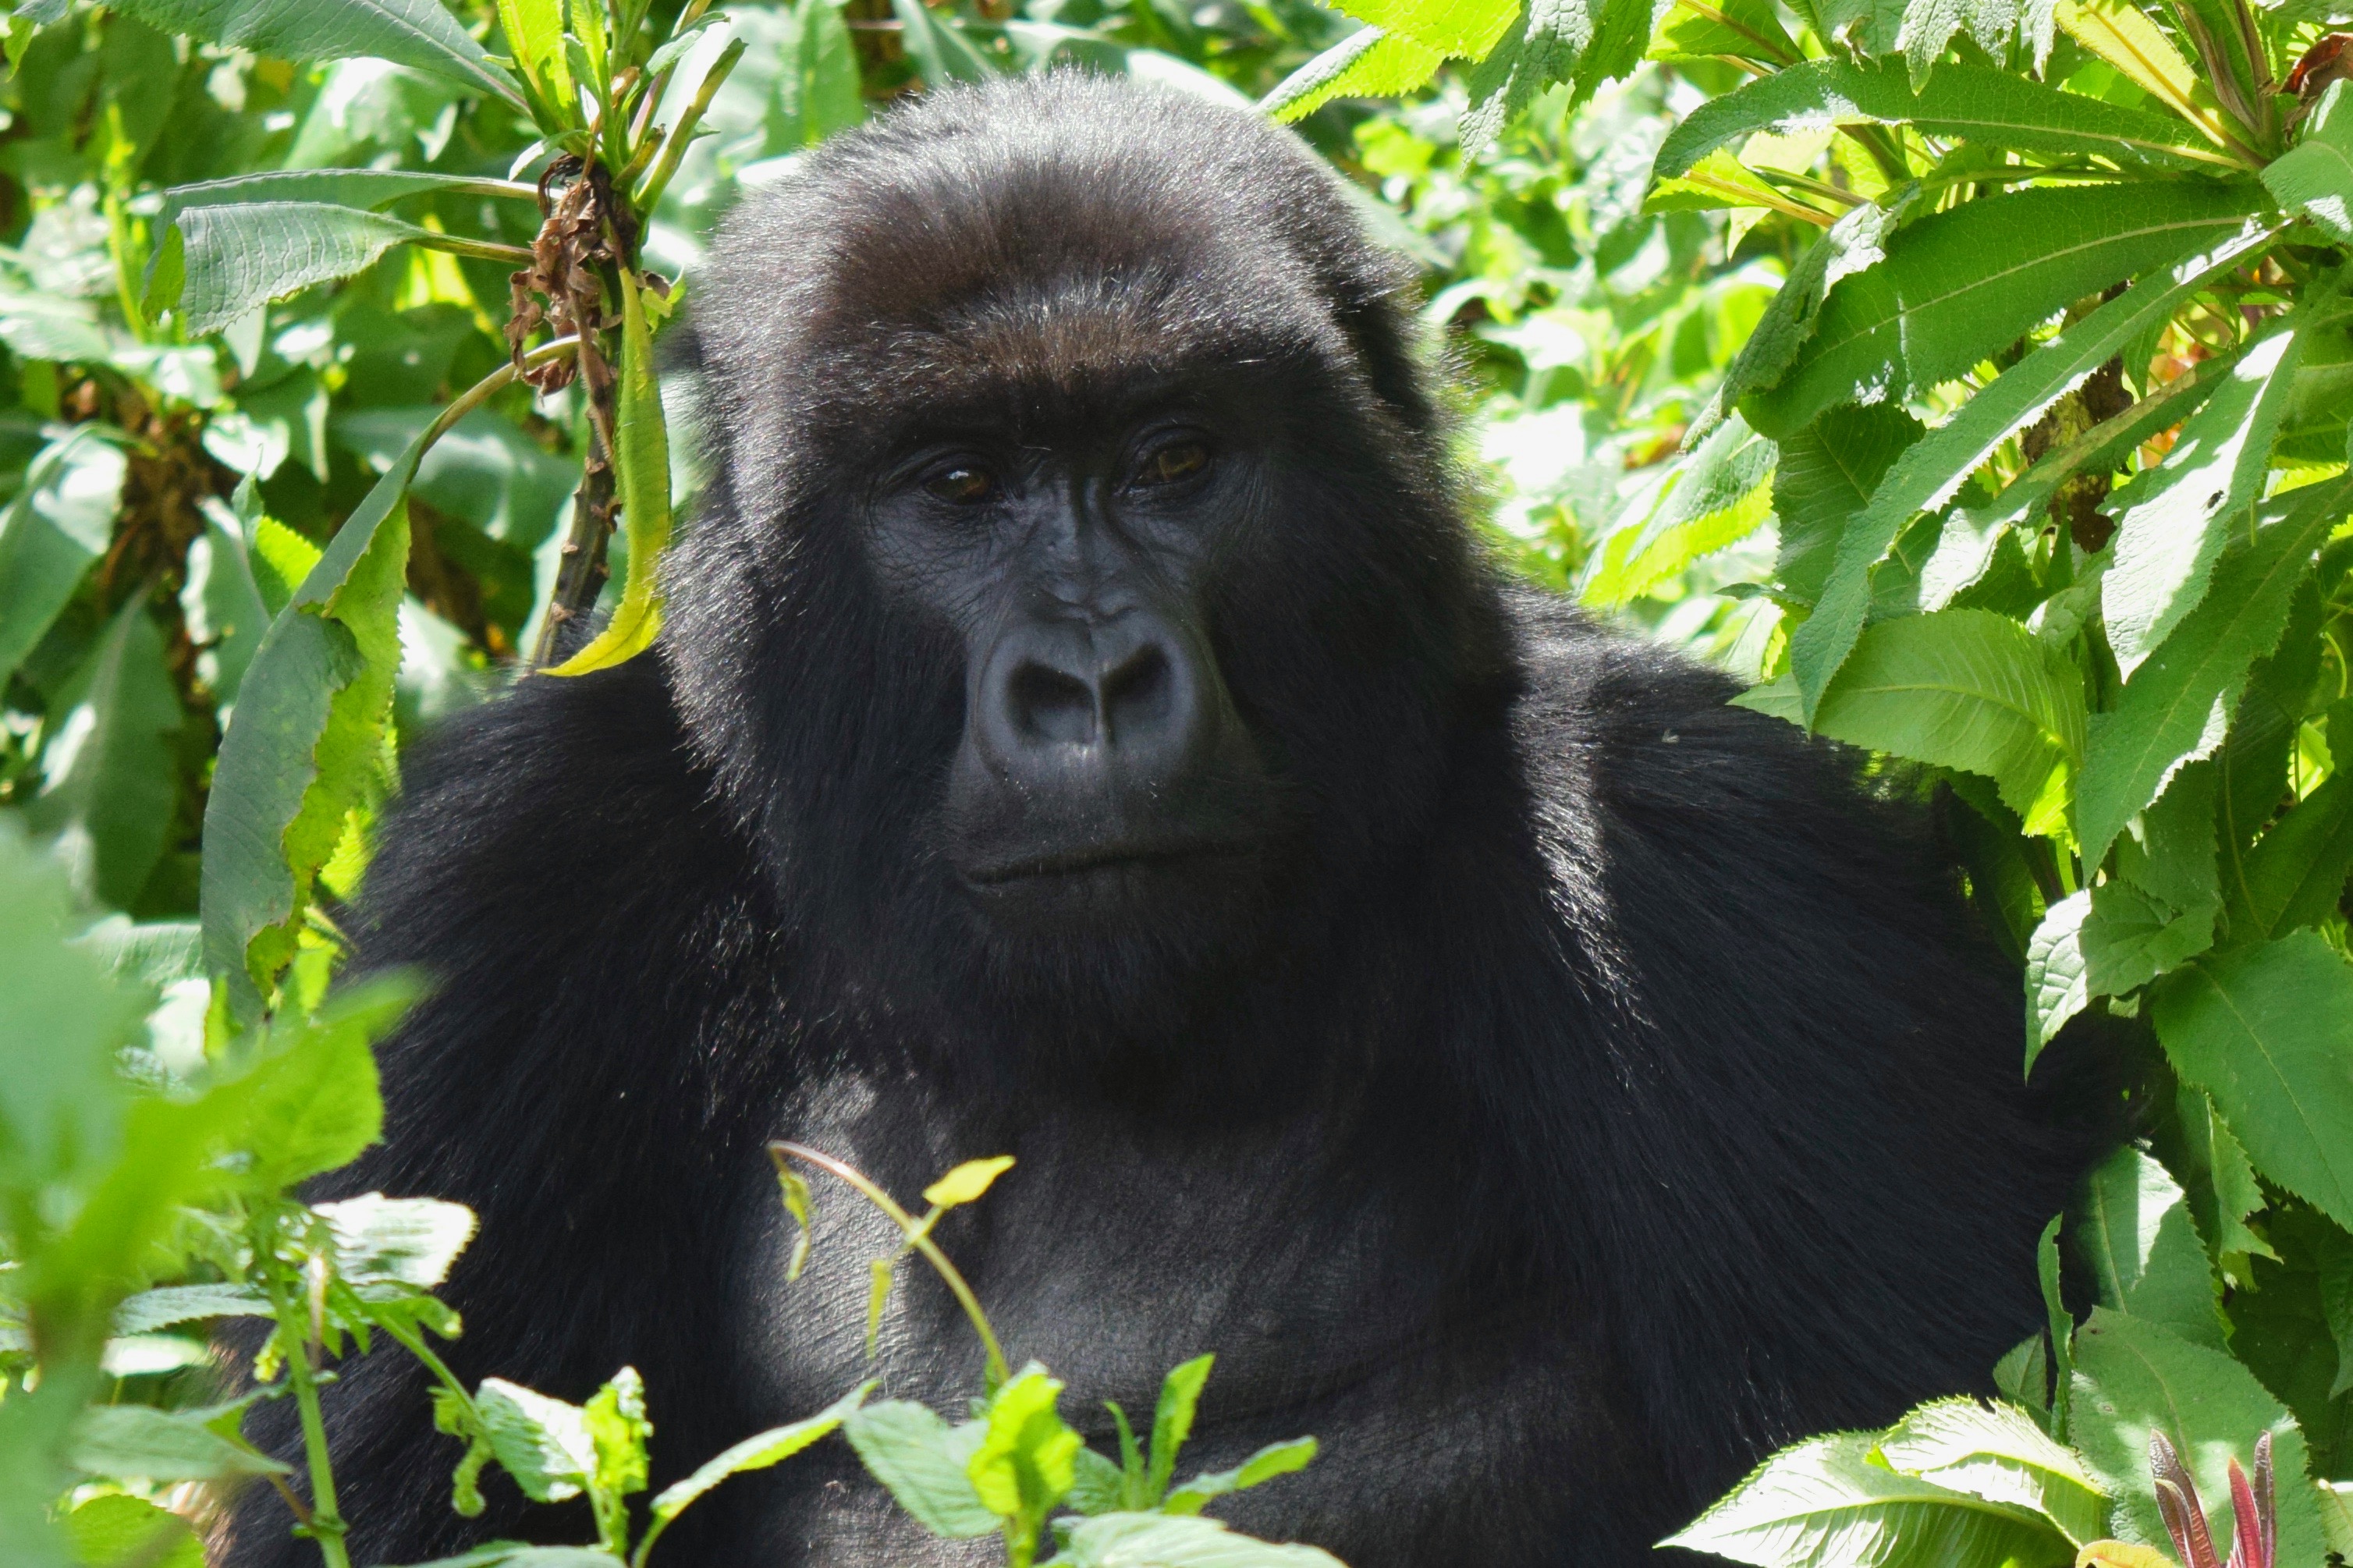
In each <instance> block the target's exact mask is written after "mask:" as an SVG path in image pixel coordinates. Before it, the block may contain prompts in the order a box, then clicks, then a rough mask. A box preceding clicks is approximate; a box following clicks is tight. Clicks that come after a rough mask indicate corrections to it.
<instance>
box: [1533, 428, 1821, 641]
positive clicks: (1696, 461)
mask: <svg viewBox="0 0 2353 1568" xmlns="http://www.w3.org/2000/svg"><path fill="white" fill-rule="evenodd" d="M1775 455H1776V448H1775V447H1774V445H1773V443H1772V442H1770V441H1767V440H1766V439H1765V438H1764V437H1760V436H1758V435H1757V434H1756V433H1755V432H1753V431H1751V430H1750V429H1749V428H1748V426H1746V425H1745V424H1743V423H1742V422H1741V421H1740V420H1739V419H1737V418H1734V419H1732V420H1729V421H1727V422H1726V423H1725V424H1723V425H1720V426H1717V427H1716V429H1715V434H1713V435H1711V436H1710V437H1708V438H1707V439H1706V440H1704V441H1703V442H1701V443H1700V445H1699V447H1698V448H1697V449H1696V450H1694V451H1693V452H1692V453H1691V454H1690V455H1689V456H1687V457H1685V458H1683V460H1682V461H1681V462H1680V463H1678V464H1677V465H1676V466H1675V468H1674V470H1673V472H1672V475H1671V476H1670V477H1669V479H1668V480H1667V483H1666V485H1665V487H1664V488H1663V489H1662V491H1661V492H1660V495H1659V499H1658V500H1657V502H1656V503H1655V504H1654V505H1652V507H1651V510H1650V512H1649V513H1648V515H1646V516H1644V517H1642V518H1640V519H1639V520H1637V521H1633V522H1630V523H1628V524H1627V525H1625V526H1624V527H1622V528H1620V529H1619V530H1618V531H1616V532H1614V533H1612V534H1610V535H1609V538H1608V539H1607V540H1605V541H1604V542H1602V546H1601V549H1600V552H1599V555H1598V557H1597V559H1596V561H1595V563H1594V570H1593V573H1592V574H1591V575H1590V576H1588V578H1587V579H1586V581H1585V584H1584V586H1583V587H1582V588H1580V589H1579V590H1578V596H1579V597H1580V598H1582V599H1584V600H1585V602H1586V603H1588V604H1590V605H1622V604H1625V603H1626V602H1627V601H1628V600H1630V599H1634V598H1637V597H1640V596H1641V595H1642V594H1643V593H1645V592H1647V591H1648V590H1650V589H1651V588H1653V587H1655V586H1657V585H1658V584H1660V583H1661V582H1663V581H1664V580H1666V579H1667V578H1669V577H1672V576H1673V575H1675V574H1677V573H1680V572H1682V571H1683V570H1684V569H1685V568H1686V567H1688V566H1689V565H1690V564H1691V563H1693V562H1694V561H1696V560H1698V559H1699V558H1700V557H1701V556H1703V555H1710V554H1713V553H1715V552H1716V551H1719V550H1722V549H1723V548H1725V546H1726V545H1729V544H1733V543H1736V542H1739V541H1740V540H1742V539H1745V538H1746V537H1747V536H1748V535H1749V534H1751V533H1754V532H1755V531H1757V529H1758V528H1760V527H1762V526H1763V525H1764V522H1765V520H1766V518H1767V517H1768V516H1770V515H1771V512H1772V496H1771V491H1769V490H1768V489H1767V488H1766V485H1767V480H1769V479H1771V478H1772V477H1773V460H1774V457H1775Z"/></svg>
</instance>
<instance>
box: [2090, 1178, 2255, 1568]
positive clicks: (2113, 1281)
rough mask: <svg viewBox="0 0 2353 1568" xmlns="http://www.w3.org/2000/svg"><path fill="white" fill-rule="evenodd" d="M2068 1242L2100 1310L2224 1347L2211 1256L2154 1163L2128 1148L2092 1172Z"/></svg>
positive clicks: (2178, 1193)
mask: <svg viewBox="0 0 2353 1568" xmlns="http://www.w3.org/2000/svg"><path fill="white" fill-rule="evenodd" d="M2068 1238H2069V1240H2070V1241H2072V1242H2073V1244H2074V1247H2075V1250H2076V1254H2077V1256H2079V1257H2080V1258H2083V1259H2084V1262H2085V1263H2086V1264H2087V1265H2088V1266H2089V1267H2090V1268H2091V1271H2092V1279H2093V1283H2094V1289H2096V1290H2097V1291H2098V1293H2099V1299H2100V1301H2101V1304H2102V1305H2104V1306H2108V1307H2113V1308H2115V1309H2116V1310H2117V1311H2120V1312H2130V1313H2131V1314H2132V1315H2133V1316H2135V1317H2137V1318H2140V1319H2143V1320H2144V1321H2148V1322H2152V1323H2162V1324H2163V1325H2165V1326H2166V1327H2167V1328H2168V1329H2171V1330H2172V1331H2174V1332H2175V1333H2178V1334H2179V1335H2180V1336H2181V1337H2182V1338H2183V1339H2185V1340H2188V1341H2189V1342H2191V1343H2192V1344H2202V1345H2205V1346H2208V1347H2209V1348H2210V1349H2213V1350H2218V1351H2219V1350H2222V1349H2224V1348H2225V1346H2224V1344H2223V1342H2222V1320H2221V1318H2220V1317H2219V1316H2218V1315H2217V1314H2216V1312H2215V1307H2216V1305H2217V1302H2216V1298H2215V1289H2214V1278H2213V1272H2212V1270H2211V1268H2209V1267H2208V1265H2207V1260H2206V1250H2205V1248H2204V1247H2203V1246H2202V1245H2200V1242H2199V1239H2198V1232H2197V1229H2196V1227H2195V1226H2192V1225H2191V1224H2190V1219H2189V1205H2188V1203H2187V1202H2186V1201H2185V1195H2184V1194H2183V1192H2182V1189H2181V1187H2180V1186H2179V1184H2177V1183H2176V1182H2175V1181H2174V1179H2173V1177H2172V1175H2171V1173H2168V1171H2167V1170H2166V1168H2165V1167H2164V1166H2163V1165H2161V1164H2159V1163H2158V1162H2157V1161H2155V1160H2152V1159H2150V1158H2149V1157H2148V1156H2147V1154H2145V1153H2143V1152H2141V1151H2140V1150H2139V1149H2137V1148H2135V1147H2134V1146H2132V1145H2130V1144H2126V1146H2125V1147H2123V1148H2121V1149H2118V1150H2117V1151H2116V1152H2115V1153H2113V1154H2111V1155H2109V1156H2108V1157H2107V1158H2106V1159H2105V1160H2104V1161H2102V1162H2101V1163H2099V1164H2098V1165H2097V1166H2095V1167H2094V1168H2093V1170H2092V1171H2091V1172H2090V1173H2088V1174H2087V1175H2085V1176H2084V1186H2083V1191H2082V1193H2081V1194H2079V1195H2078V1198H2077V1201H2076V1205H2075V1210H2074V1213H2073V1216H2072V1217H2071V1219H2070V1221H2069V1224H2068ZM2084 1539H2088V1538H2087V1537H2079V1538H2078V1542H2079V1543H2080V1542H2081V1541H2083V1540H2084Z"/></svg>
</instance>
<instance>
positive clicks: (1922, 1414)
mask: <svg viewBox="0 0 2353 1568" xmlns="http://www.w3.org/2000/svg"><path fill="white" fill-rule="evenodd" d="M2030 1343H2031V1344H2032V1345H2033V1346H2034V1347H2035V1348H2036V1350H2037V1351H2038V1352H2039V1351H2040V1350H2041V1348H2042V1341H2041V1340H2040V1339H2036V1340H2033V1341H2031V1342H2030ZM1879 1451H1880V1456H1881V1458H1883V1459H1885V1460H1886V1462H1887V1463H1888V1465H1889V1466H1890V1467H1891V1468H1894V1469H1896V1470H1899V1471H1901V1472H1903V1473H1904V1474H1905V1475H1913V1476H1919V1477H1921V1478H1922V1479H1926V1480H1931V1481H1935V1482H1936V1483H1937V1484H1938V1485H1940V1486H1947V1487H1950V1488H1952V1489H1954V1490H1956V1491H1964V1492H1968V1493H1969V1494H1970V1495H1971V1496H1973V1497H1981V1498H1984V1499H1986V1500H1988V1501H1990V1502H2007V1503H2016V1504H2017V1505H2018V1506H2020V1507H2021V1508H2028V1509H2032V1510H2034V1511H2035V1512H2037V1513H2039V1514H2041V1515H2042V1516H2043V1517H2044V1518H2045V1519H2047V1520H2049V1521H2051V1522H2052V1523H2053V1524H2055V1525H2057V1526H2058V1527H2059V1530H2060V1532H2061V1533H2062V1534H2063V1535H2065V1536H2066V1537H2067V1539H2068V1540H2069V1541H2071V1542H2073V1543H2074V1544H2075V1545H2077V1546H2084V1545H2087V1544H2089V1543H2090V1542H2094V1541H2096V1540H2098V1539H2099V1538H2100V1537H2101V1536H2102V1535H2105V1533H2106V1532H2107V1528H2108V1500H2107V1495H2106V1493H2105V1490H2104V1489H2102V1488H2101V1485H2100V1483H2099V1481H2098V1479H2096V1478H2094V1476H2093V1475H2092V1473H2091V1472H2090V1471H2089V1470H2087V1469H2085V1468H2084V1462H2083V1460H2082V1459H2081V1458H2079V1457H2077V1456H2076V1455H2075V1454H2074V1453H2073V1451H2072V1450H2070V1449H2068V1448H2066V1447H2063V1446H2062V1445H2060V1444H2058V1443H2055V1442H2053V1441H2052V1439H2051V1436H2050V1435H2049V1434H2048V1433H2046V1432H2044V1431H2043V1430H2042V1427H2041V1426H2038V1425H2037V1424H2036V1423H2035V1421H2034V1419H2033V1417H2032V1416H2031V1415H2027V1414H2026V1413H2025V1412H2024V1411H2022V1410H2021V1409H2019V1408H2018V1407H2017V1406H2015V1405H1992V1406H1990V1407H1989V1406H1987V1405H1980V1404H1978V1402H1977V1401H1976V1400H1974V1399H1939V1400H1936V1401H1934V1402H1932V1403H1930V1404H1927V1405H1920V1406H1918V1407H1917V1408H1915V1409H1914V1410H1912V1411H1910V1412H1908V1413H1906V1414H1905V1417H1904V1419H1903V1420H1901V1421H1899V1422H1897V1423H1896V1424H1895V1426H1894V1430H1892V1431H1890V1432H1889V1433H1888V1434H1887V1435H1886V1436H1884V1437H1882V1438H1881V1439H1880V1440H1879Z"/></svg>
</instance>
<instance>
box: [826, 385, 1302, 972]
mask: <svg viewBox="0 0 2353 1568" xmlns="http://www.w3.org/2000/svg"><path fill="white" fill-rule="evenodd" d="M1238 413H1239V411H1238V410H1236V409H1233V408H1230V407H1219V406H1218V405H1214V404H1211V403H1208V402H1206V401H1204V400H1202V399H1199V398H1168V399H1163V398H1152V397H1146V398H1143V399H1139V400H1138V402H1137V405H1136V406H1134V408H1132V409H1110V410H1105V411H1103V416H1102V417H1100V418H1092V419H1087V420H1084V421H1082V423H1080V424H1078V425H1074V426H1071V427H1068V428H1065V429H1062V430H1058V431H1055V432H1053V433H1052V436H1053V437H1054V438H1053V439H1051V440H1050V441H1049V442H1048V443H1046V444H1043V445H1039V444H1033V443H1031V442H1025V441H1024V440H1023V439H1022V433H1021V432H1020V431H1018V429H1016V428H1013V427H1012V426H1010V425H1008V423H1006V422H1004V421H1002V420H1001V419H1000V420H991V419H990V418H989V417H988V416H987V414H986V412H985V411H984V412H983V413H981V414H980V415H979V416H978V417H975V418H969V419H962V420H959V419H955V418H953V417H950V418H944V419H940V420H938V421H936V422H934V421H929V420H926V421H923V424H922V426H919V429H918V433H917V435H916V436H915V438H914V439H913V441H912V442H911V443H910V444H909V446H908V447H907V449H906V450H904V451H903V452H902V453H899V454H896V455H894V456H893V457H892V459H891V460H890V461H889V462H888V464H887V466H886V467H885V468H884V469H883V471H882V472H881V474H880V475H879V476H878V477H877V479H876V482H875V485H874V488H873V493H872V498H871V501H870V502H869V504H868V510H867V521H868V527H869V530H870V533H869V537H868V547H869V549H870V550H871V555H872V560H873V563H874V568H875V571H876V573H877V574H878V576H879V577H880V578H881V581H882V583H883V584H884V587H885V590H886V592H887V593H888V594H889V595H891V596H892V598H893V599H896V600H898V601H900V602H902V604H904V605H908V606H909V607H911V608H912V609H913V610H914V611H915V612H916V613H917V614H919V615H921V616H926V617H928V618H932V619H934V620H935V621H936V622H937V623H939V624H941V625H943V626H946V627H948V628H950V629H951V631H952V635H953V637H955V641H956V643H957V644H958V645H959V647H961V649H962V653H963V666H964V668H963V688H964V693H963V695H964V721H963V725H962V733H961V735H960V737H959V738H958V740H957V742H956V746H955V758H954V761H953V762H952V763H950V765H949V767H948V769H947V773H946V781H945V791H944V802H943V808H942V810H941V812H940V813H939V816H938V818H937V822H938V826H939V848H940V851H941V855H942V858H943V859H944V862H945V864H946V866H947V868H949V869H950V870H951V871H952V873H953V875H954V878H955V883H956V886H957V888H958V889H959V890H960V891H961V892H962V893H963V894H964V895H965V897H966V898H968V899H969V900H970V902H971V905H972V907H973V909H974V910H976V913H977V915H978V917H979V918H980V919H981V920H983V921H988V922H991V923H993V924H997V925H1002V926H1005V927H1008V928H1016V929H1019V930H1021V931H1026V932H1027V933H1029V936H1030V937H1031V938H1032V939H1033V940H1039V941H1050V942H1063V943H1071V942H1088V941H1090V940H1100V939H1102V938H1103V937H1104V936H1106V935H1108V934H1110V933H1111V932H1113V931H1122V930H1124V931H1128V932H1129V933H1130V934H1131V935H1132V934H1134V932H1135V931H1142V930H1145V929H1148V927H1149V926H1150V924H1151V923H1152V922H1154V921H1155V920H1159V921H1167V920H1168V919H1169V917H1170V915H1171V914H1172V912H1174V911H1176V910H1187V909H1189V910H1191V911H1192V912H1193V913H1194V915H1195V917H1196V918H1201V917H1203V916H1207V918H1209V919H1211V920H1219V919H1225V920H1230V919H1232V918H1235V916H1237V915H1238V914H1239V913H1240V910H1239V909H1238V908H1230V907H1229V908H1224V909H1220V908H1219V906H1239V905H1242V904H1246V903H1247V902H1248V901H1249V900H1250V897H1251V895H1252V892H1253V889H1255V887H1256V886H1257V884H1258V882H1259V880H1260V879H1261V877H1262V876H1263V875H1264V872H1265V868H1266V867H1267V864H1268V861H1269V854H1268V852H1269V849H1270V847H1271V846H1270V840H1271V839H1272V838H1273V837H1275V836H1276V835H1277V834H1278V833H1279V832H1280V831H1281V829H1282V823H1281V820H1280V813H1279V810H1278V808H1277V797H1276V791H1275V790H1274V788H1273V787H1272V784H1271V780H1270V778H1269V776H1268V773H1267V770H1266V766H1265V763H1264V759H1263V756H1262V754H1261V748H1260V746H1259V745H1258V743H1257V742H1256V741H1255V739H1254V738H1253V736H1252V734H1251V732H1250V725H1249V724H1248V722H1247V721H1245V720H1244V719H1243V717H1242V715H1241V713H1240V711H1239V710H1237V708H1236V705H1235V700H1234V696H1233V693H1232V691H1231V690H1230V689H1229V687H1228V685H1227V682H1226V679H1225V676H1224V673H1223V671H1222V669H1221V668H1220V667H1219V660H1218V657H1217V653H1216V649H1215V646H1214V639H1213V637H1212V636H1211V632H1210V616H1209V589H1210V587H1211V575H1212V572H1213V570H1214V568H1215V565H1216V563H1218V562H1219V559H1220V558H1221V557H1225V556H1229V555H1230V554H1231V553H1232V542H1233V539H1234V537H1235V536H1236V535H1238V534H1240V533H1241V532H1243V531H1245V530H1246V529H1247V526H1248V523H1249V521H1250V519H1251V518H1252V516H1253V514H1254V513H1255V511H1256V510H1258V508H1257V504H1256V503H1257V500H1258V496H1259V494H1260V493H1261V490H1262V489H1263V485H1264V471H1263V470H1264V466H1265V463H1266V460H1267V454H1266V453H1265V452H1264V451H1263V450H1261V449H1260V448H1259V447H1254V446H1253V445H1252V443H1251V440H1250V432H1249V428H1248V425H1247V422H1246V421H1244V420H1243V419H1240V418H1239V417H1237V414H1238ZM1204 906H1208V907H1207V908H1204Z"/></svg>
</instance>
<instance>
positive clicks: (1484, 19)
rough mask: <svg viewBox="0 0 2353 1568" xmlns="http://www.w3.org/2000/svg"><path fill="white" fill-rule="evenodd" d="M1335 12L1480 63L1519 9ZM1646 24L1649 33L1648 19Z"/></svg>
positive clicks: (1415, 7)
mask: <svg viewBox="0 0 2353 1568" xmlns="http://www.w3.org/2000/svg"><path fill="white" fill-rule="evenodd" d="M1518 8H1519V7H1518V5H1517V3H1516V0H1342V3H1341V4H1340V5H1337V6H1335V9H1337V10H1340V11H1343V12H1345V13H1346V14H1347V15H1349V16H1354V17H1356V19H1357V20H1358V21H1361V22H1369V23H1371V24H1372V25H1373V26H1376V27H1378V28H1380V29H1381V30H1382V31H1383V32H1384V33H1388V34H1390V35H1392V36H1402V37H1409V38H1411V39H1413V40H1414V41H1415V42H1417V43H1419V44H1421V45H1422V46H1424V47H1428V48H1432V49H1436V50H1438V51H1439V52H1440V53H1441V54H1444V55H1446V56H1448V57H1449V58H1455V59H1473V60H1475V59H1478V58H1481V57H1482V56H1484V55H1485V54H1486V53H1487V52H1488V51H1489V50H1490V49H1493V47H1495V45H1496V42H1497V40H1499V39H1500V38H1502V37H1503V36H1504V32H1505V31H1506V29H1508V28H1509V27H1510V26H1511V23H1512V18H1513V15H1514V12H1515V11H1517V10H1518ZM1643 21H1644V29H1643V30H1644V31H1645V32H1646V33H1647V32H1648V30H1649V28H1648V23H1649V17H1648V16H1644V18H1643ZM1638 47H1639V46H1638Z"/></svg>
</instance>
